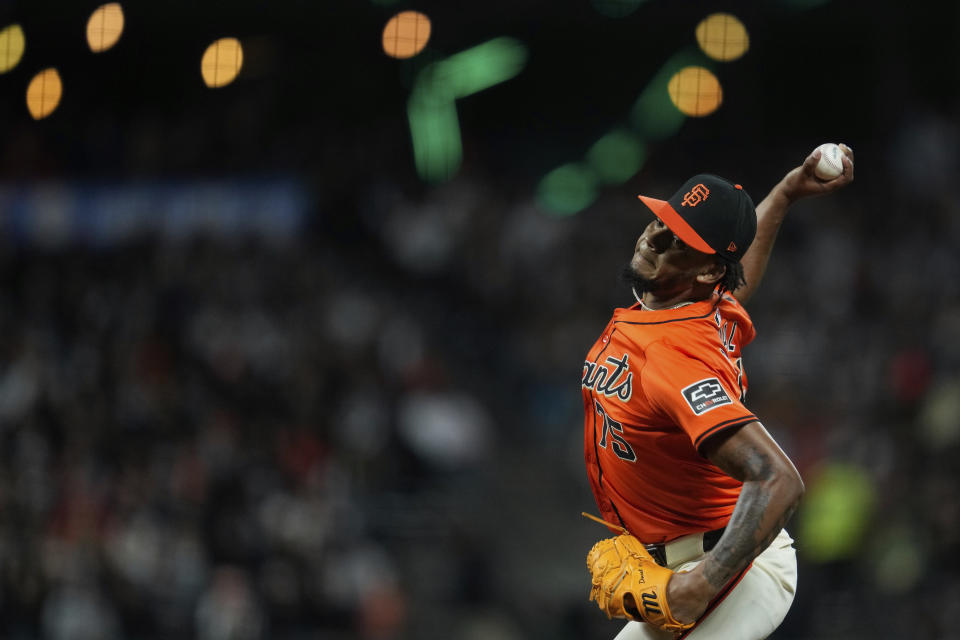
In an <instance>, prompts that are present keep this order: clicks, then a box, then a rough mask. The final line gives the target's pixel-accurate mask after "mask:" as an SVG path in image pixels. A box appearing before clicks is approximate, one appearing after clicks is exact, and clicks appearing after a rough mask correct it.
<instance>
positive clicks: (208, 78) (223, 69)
mask: <svg viewBox="0 0 960 640" xmlns="http://www.w3.org/2000/svg"><path fill="white" fill-rule="evenodd" d="M241 67H243V47H242V46H241V45H240V41H239V40H237V39H236V38H220V39H219V40H217V41H216V42H214V43H213V44H211V45H210V46H209V47H207V50H206V51H204V52H203V58H202V59H201V60H200V73H201V74H202V75H203V81H204V82H205V83H206V85H207V86H208V87H211V88H216V87H222V86H224V85H228V84H230V83H231V82H233V81H234V80H235V79H236V77H237V75H238V74H239V73H240V68H241Z"/></svg>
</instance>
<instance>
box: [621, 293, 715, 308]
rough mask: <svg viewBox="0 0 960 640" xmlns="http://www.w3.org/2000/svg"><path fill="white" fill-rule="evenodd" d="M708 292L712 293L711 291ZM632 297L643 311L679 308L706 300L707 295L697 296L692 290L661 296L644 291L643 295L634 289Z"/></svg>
mask: <svg viewBox="0 0 960 640" xmlns="http://www.w3.org/2000/svg"><path fill="white" fill-rule="evenodd" d="M710 293H712V291H711V292H710ZM633 297H634V298H636V299H637V302H639V303H640V308H641V309H643V310H644V311H665V310H668V309H679V308H680V307H685V306H687V305H690V304H694V303H695V302H700V301H701V300H706V299H707V298H708V297H709V295H699V296H698V295H694V294H693V293H692V292H685V293H683V294H680V295H675V296H671V297H668V298H661V297H658V296H657V295H655V294H654V293H652V292H650V291H646V292H644V293H643V295H638V294H637V290H636V289H634V290H633Z"/></svg>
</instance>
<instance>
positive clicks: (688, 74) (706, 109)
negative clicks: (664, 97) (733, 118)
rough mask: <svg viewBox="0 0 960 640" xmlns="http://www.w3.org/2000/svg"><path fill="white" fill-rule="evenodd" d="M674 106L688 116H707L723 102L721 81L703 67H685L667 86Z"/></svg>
mask: <svg viewBox="0 0 960 640" xmlns="http://www.w3.org/2000/svg"><path fill="white" fill-rule="evenodd" d="M667 92H668V93H669V94H670V100H671V101H672V102H673V104H674V106H676V107H677V109H679V110H680V111H681V112H683V113H684V114H686V115H688V116H695V117H701V116H707V115H710V114H711V113H713V112H714V111H716V110H717V108H718V107H719V106H720V104H721V103H722V102H723V88H722V87H721V86H720V81H719V80H717V77H716V76H715V75H713V74H712V73H711V72H710V71H709V70H708V69H705V68H703V67H684V68H683V69H680V71H678V72H676V73H675V74H674V75H673V77H672V78H670V82H669V83H668V84H667Z"/></svg>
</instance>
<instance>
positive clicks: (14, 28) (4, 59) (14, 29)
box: [0, 24, 27, 73]
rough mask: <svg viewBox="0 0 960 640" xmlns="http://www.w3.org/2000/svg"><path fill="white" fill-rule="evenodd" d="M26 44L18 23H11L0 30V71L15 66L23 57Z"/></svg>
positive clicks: (4, 71) (3, 71)
mask: <svg viewBox="0 0 960 640" xmlns="http://www.w3.org/2000/svg"><path fill="white" fill-rule="evenodd" d="M26 44H27V41H26V38H24V37H23V29H22V28H21V27H20V25H18V24H12V25H10V26H9V27H7V28H6V29H4V30H3V31H0V73H6V72H7V71H10V69H13V68H14V67H15V66H17V64H18V63H19V62H20V58H22V57H23V49H24V48H25V47H26Z"/></svg>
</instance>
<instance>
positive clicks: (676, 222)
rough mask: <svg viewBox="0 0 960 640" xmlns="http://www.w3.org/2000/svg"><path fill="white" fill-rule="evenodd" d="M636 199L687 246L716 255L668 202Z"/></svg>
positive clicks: (641, 197)
mask: <svg viewBox="0 0 960 640" xmlns="http://www.w3.org/2000/svg"><path fill="white" fill-rule="evenodd" d="M637 197H638V198H640V201H641V202H643V204H645V205H647V208H648V209H650V211H652V212H653V215H655V216H657V217H658V218H660V219H661V220H662V221H663V224H665V225H667V226H668V227H670V231H673V232H674V233H675V234H677V237H678V238H680V239H681V240H683V241H684V242H685V243H687V244H688V245H689V246H691V247H693V248H694V249H696V250H697V251H700V252H702V253H716V251H714V250H713V249H711V248H710V245H708V244H707V243H706V241H705V240H704V239H703V238H701V237H700V236H699V235H698V234H697V232H696V231H694V230H693V227H691V226H690V225H689V224H687V221H686V220H684V219H683V218H682V217H681V216H680V214H679V213H677V211H676V209H674V208H673V207H672V206H670V203H669V202H667V201H666V200H657V199H656V198H648V197H647V196H637Z"/></svg>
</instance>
